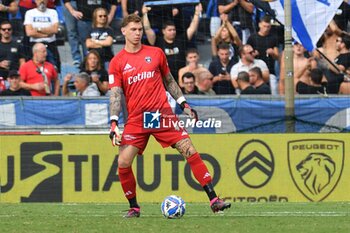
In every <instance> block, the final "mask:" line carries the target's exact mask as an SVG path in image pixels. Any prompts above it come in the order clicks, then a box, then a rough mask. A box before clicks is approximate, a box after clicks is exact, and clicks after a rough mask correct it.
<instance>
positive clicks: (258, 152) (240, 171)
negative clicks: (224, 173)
mask: <svg viewBox="0 0 350 233" xmlns="http://www.w3.org/2000/svg"><path fill="white" fill-rule="evenodd" d="M274 168H275V162H274V158H273V154H272V151H271V149H270V147H269V146H268V145H267V144H266V143H265V142H263V141H260V140H250V141H248V142H246V143H244V144H243V146H242V147H241V148H240V149H239V151H238V155H237V158H236V171H237V175H238V177H239V179H240V180H241V181H242V182H243V183H244V184H245V185H246V186H248V187H250V188H260V187H262V186H264V185H265V184H267V183H268V182H269V180H270V179H271V177H272V175H273V171H274Z"/></svg>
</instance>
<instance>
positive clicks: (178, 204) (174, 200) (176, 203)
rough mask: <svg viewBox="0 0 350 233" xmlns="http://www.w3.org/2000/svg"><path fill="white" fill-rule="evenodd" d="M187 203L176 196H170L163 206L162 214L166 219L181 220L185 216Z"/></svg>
mask: <svg viewBox="0 0 350 233" xmlns="http://www.w3.org/2000/svg"><path fill="white" fill-rule="evenodd" d="M185 209H186V204H185V201H184V200H183V199H182V198H181V197H179V196H176V195H171V196H168V197H166V198H165V199H164V201H163V202H162V205H161V210H162V214H163V215H164V217H166V218H171V219H175V218H181V217H182V216H183V215H184V214H185Z"/></svg>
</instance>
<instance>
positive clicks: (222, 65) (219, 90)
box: [209, 42, 235, 95]
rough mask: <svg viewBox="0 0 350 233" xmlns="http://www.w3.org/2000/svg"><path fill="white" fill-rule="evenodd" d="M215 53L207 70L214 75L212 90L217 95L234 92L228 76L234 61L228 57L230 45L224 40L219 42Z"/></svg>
mask: <svg viewBox="0 0 350 233" xmlns="http://www.w3.org/2000/svg"><path fill="white" fill-rule="evenodd" d="M217 54H218V56H217V57H214V58H213V60H212V61H211V63H210V65H209V71H210V73H212V74H213V75H214V79H213V90H214V91H215V93H216V94H218V95H225V94H235V88H234V87H233V86H232V82H231V76H230V72H231V68H232V66H233V65H234V64H235V62H234V60H233V59H230V46H229V45H228V44H226V43H225V42H221V43H219V45H218V51H217Z"/></svg>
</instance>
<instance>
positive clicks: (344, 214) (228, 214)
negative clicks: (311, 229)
mask: <svg viewBox="0 0 350 233" xmlns="http://www.w3.org/2000/svg"><path fill="white" fill-rule="evenodd" d="M118 215H122V214H121V213H120V212H115V213H111V214H94V213H91V214H77V213H74V216H75V217H109V216H118ZM18 216H20V215H14V214H0V218H11V217H18ZM36 216H42V217H47V215H36ZM49 216H50V217H62V215H58V214H53V215H49ZM141 216H142V217H146V218H162V216H161V214H159V215H154V214H153V215H148V214H141ZM185 216H186V217H350V213H349V212H329V211H327V212H302V211H295V212H289V211H283V212H256V213H254V212H253V213H241V212H238V213H237V212H225V213H219V214H207V215H205V214H185ZM65 217H69V215H66V216H65Z"/></svg>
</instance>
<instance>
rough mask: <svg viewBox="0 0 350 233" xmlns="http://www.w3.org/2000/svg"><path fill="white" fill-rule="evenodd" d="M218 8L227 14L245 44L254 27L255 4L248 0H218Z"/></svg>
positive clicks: (220, 11) (221, 12)
mask: <svg viewBox="0 0 350 233" xmlns="http://www.w3.org/2000/svg"><path fill="white" fill-rule="evenodd" d="M218 9H219V13H220V15H222V14H227V15H228V20H229V22H231V23H232V24H233V25H234V26H235V27H236V28H237V29H238V30H237V31H240V32H241V33H239V34H241V35H242V36H241V39H242V42H243V44H246V42H247V40H248V38H249V36H250V34H251V32H253V31H254V29H253V18H252V16H253V15H252V13H253V11H254V5H253V4H252V3H251V2H249V1H248V0H234V1H231V0H218Z"/></svg>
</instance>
